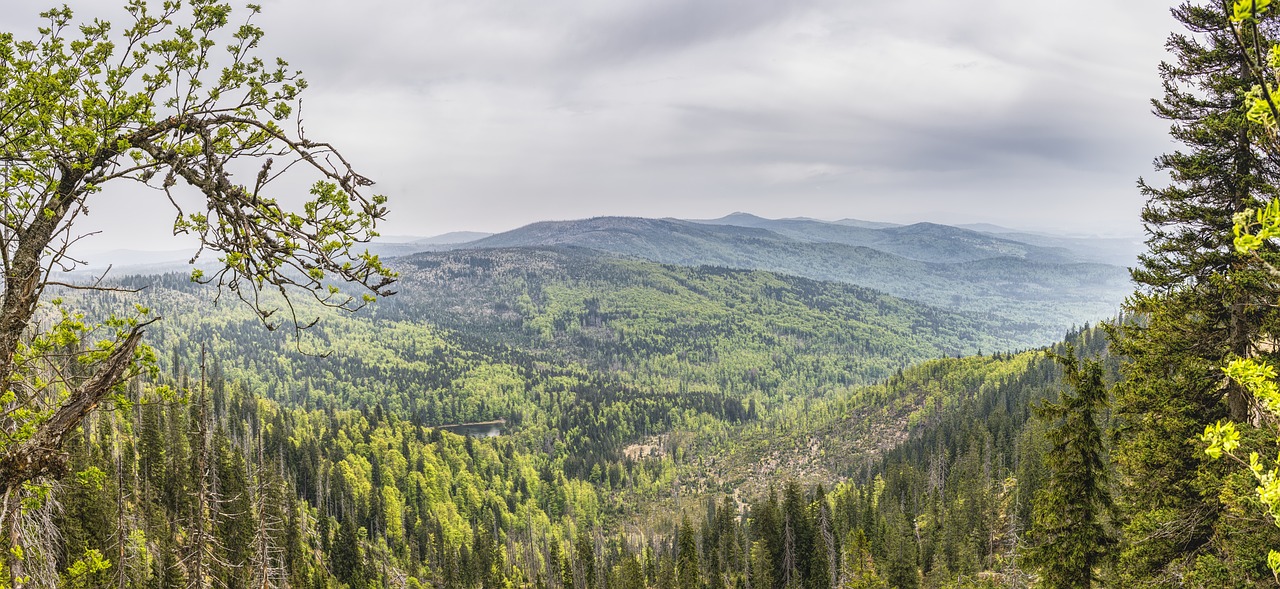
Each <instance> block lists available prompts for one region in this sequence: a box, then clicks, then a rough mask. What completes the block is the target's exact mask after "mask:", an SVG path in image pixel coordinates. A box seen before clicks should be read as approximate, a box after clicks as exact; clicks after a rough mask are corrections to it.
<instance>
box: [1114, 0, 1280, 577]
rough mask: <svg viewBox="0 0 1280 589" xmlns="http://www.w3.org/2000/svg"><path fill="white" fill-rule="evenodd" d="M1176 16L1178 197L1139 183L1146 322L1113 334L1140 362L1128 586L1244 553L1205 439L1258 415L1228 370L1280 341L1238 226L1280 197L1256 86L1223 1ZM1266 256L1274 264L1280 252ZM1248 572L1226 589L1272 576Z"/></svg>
mask: <svg viewBox="0 0 1280 589" xmlns="http://www.w3.org/2000/svg"><path fill="white" fill-rule="evenodd" d="M1173 15H1174V17H1175V18H1176V19H1177V20H1178V21H1179V22H1181V23H1182V24H1183V25H1184V26H1185V27H1186V29H1187V32H1186V33H1180V34H1174V35H1171V36H1170V37H1169V41H1168V43H1167V47H1168V48H1169V50H1170V52H1171V53H1172V56H1173V60H1172V61H1171V62H1170V63H1165V64H1162V65H1161V67H1160V74H1161V76H1162V77H1163V79H1164V96H1163V97H1162V98H1161V99H1158V100H1154V101H1153V105H1154V111H1155V114H1156V115H1157V116H1159V117H1161V118H1164V119H1166V120H1168V121H1170V122H1171V128H1170V134H1171V136H1172V137H1173V139H1175V140H1176V141H1178V142H1179V143H1181V144H1182V146H1183V147H1182V149H1180V150H1177V151H1174V152H1172V153H1168V154H1165V155H1162V156H1160V157H1159V158H1157V159H1156V161H1155V165H1156V168H1157V169H1158V170H1160V171H1164V172H1167V173H1168V174H1169V176H1170V179H1171V183H1170V184H1169V185H1168V186H1164V187H1159V186H1153V185H1151V184H1148V183H1147V182H1145V181H1140V182H1139V187H1140V189H1141V190H1142V192H1143V194H1144V195H1145V196H1146V197H1147V199H1148V202H1147V205H1146V208H1145V209H1144V211H1143V221H1144V223H1145V225H1146V227H1147V231H1148V233H1149V239H1148V241H1147V243H1148V246H1149V248H1150V251H1149V252H1148V253H1146V254H1144V255H1143V256H1142V257H1141V266H1140V267H1139V268H1136V269H1135V270H1134V271H1133V278H1134V280H1135V281H1136V282H1137V283H1138V285H1139V292H1138V293H1136V294H1135V295H1134V296H1133V298H1132V299H1131V300H1130V301H1129V303H1128V305H1127V309H1126V310H1127V312H1128V313H1129V314H1131V315H1132V316H1134V317H1135V319H1133V320H1131V321H1128V322H1126V323H1124V324H1123V325H1121V326H1120V327H1118V328H1116V329H1113V330H1112V335H1113V338H1114V339H1115V340H1116V343H1117V347H1118V350H1117V352H1118V354H1117V355H1119V356H1123V357H1127V358H1128V362H1127V364H1126V365H1125V367H1124V373H1123V376H1124V378H1123V380H1122V382H1121V383H1119V385H1118V386H1117V387H1115V389H1114V390H1115V400H1114V403H1113V406H1114V408H1115V415H1116V417H1117V424H1116V430H1115V445H1114V453H1113V456H1114V458H1115V461H1116V463H1117V468H1118V474H1119V485H1120V493H1119V495H1118V499H1119V504H1120V506H1121V508H1122V511H1123V513H1124V527H1123V534H1122V549H1121V552H1120V559H1119V562H1118V566H1117V569H1116V572H1117V574H1118V577H1117V581H1118V582H1119V583H1121V584H1124V585H1140V584H1145V583H1149V582H1152V581H1153V580H1155V579H1160V578H1166V579H1167V578H1182V577H1186V576H1187V575H1190V574H1192V573H1193V569H1194V568H1195V567H1198V566H1201V564H1205V563H1208V564H1212V561H1213V560H1214V559H1227V558H1229V557H1228V555H1229V554H1230V553H1232V552H1237V553H1238V548H1239V547H1232V546H1231V545H1230V544H1231V543H1233V542H1236V541H1237V539H1238V538H1240V537H1242V536H1241V535H1240V534H1238V533H1232V534H1226V533H1221V532H1222V531H1223V530H1221V529H1220V526H1221V525H1223V522H1222V521H1221V518H1223V517H1235V516H1233V515H1231V514H1232V512H1233V510H1232V509H1230V508H1229V507H1228V506H1226V505H1224V504H1223V503H1222V501H1223V498H1222V496H1223V494H1222V493H1220V490H1221V488H1222V477H1223V473H1222V471H1223V467H1222V466H1220V465H1211V464H1207V462H1206V457H1205V456H1204V454H1203V451H1202V450H1203V446H1202V445H1201V444H1199V443H1198V441H1197V436H1198V434H1199V433H1200V431H1201V430H1202V429H1203V428H1204V426H1205V425H1206V424H1209V423H1213V422H1215V421H1217V420H1219V419H1222V418H1228V417H1229V418H1232V419H1234V420H1236V421H1249V420H1250V419H1251V417H1253V416H1252V415H1251V413H1253V411H1251V404H1252V400H1251V399H1250V398H1249V396H1248V394H1247V393H1246V392H1245V391H1244V390H1243V388H1241V387H1239V386H1238V385H1234V384H1231V383H1225V382H1224V379H1223V378H1222V376H1221V372H1220V370H1219V368H1220V367H1221V366H1223V365H1225V364H1226V361H1227V360H1228V359H1230V358H1231V357H1249V356H1254V355H1257V354H1259V353H1260V352H1262V350H1260V349H1259V346H1258V343H1259V342H1260V341H1262V340H1264V339H1266V338H1267V337H1269V336H1270V335H1272V334H1274V333H1275V332H1276V330H1275V329H1274V325H1275V323H1274V320H1273V315H1274V311H1273V309H1274V307H1272V306H1271V303H1272V302H1273V301H1275V300H1276V299H1277V298H1278V297H1277V293H1276V292H1275V291H1274V290H1273V289H1272V288H1271V287H1269V286H1268V281H1267V280H1266V278H1265V276H1264V275H1263V272H1261V271H1260V270H1258V269H1257V267H1256V266H1255V265H1254V264H1252V263H1251V262H1250V261H1249V260H1247V259H1244V258H1242V257H1239V256H1236V255H1235V254H1234V253H1233V247H1232V243H1231V234H1232V232H1231V229H1232V224H1233V223H1232V216H1233V215H1234V214H1236V213H1239V212H1241V211H1243V210H1244V209H1246V208H1248V207H1252V206H1257V205H1258V204H1259V203H1260V202H1262V201H1263V200H1265V199H1270V198H1274V197H1275V195H1276V190H1275V188H1274V187H1273V185H1274V184H1275V182H1276V180H1277V178H1280V168H1278V166H1277V164H1278V162H1277V161H1275V160H1273V159H1270V158H1268V157H1265V156H1264V155H1263V154H1262V153H1261V152H1260V151H1259V150H1258V149H1257V148H1256V144H1255V143H1254V137H1253V133H1254V131H1252V130H1251V129H1250V127H1249V123H1248V121H1247V120H1246V118H1245V115H1244V111H1243V108H1242V107H1243V104H1244V96H1245V94H1246V93H1247V92H1248V90H1249V89H1250V88H1251V87H1252V86H1253V84H1254V81H1253V80H1252V79H1251V78H1250V74H1249V69H1248V67H1247V66H1246V64H1245V63H1244V61H1243V57H1242V56H1241V54H1240V52H1239V51H1238V49H1237V47H1236V39H1235V38H1234V33H1233V32H1232V29H1231V25H1230V23H1229V21H1228V18H1227V16H1226V14H1225V13H1224V7H1223V4H1222V3H1220V2H1216V1H1214V2H1202V3H1200V4H1195V3H1191V2H1188V3H1185V4H1183V5H1181V6H1179V7H1178V8H1176V9H1174V10H1173ZM1272 28H1273V27H1263V30H1268V29H1272ZM1244 41H1245V42H1246V43H1252V42H1253V41H1254V39H1248V38H1246V39H1244ZM1257 41H1258V42H1259V44H1261V45H1263V46H1266V45H1269V44H1270V43H1269V42H1268V40H1266V39H1257ZM1262 255H1263V256H1264V257H1269V258H1272V259H1273V263H1274V257H1275V255H1274V252H1263V253H1262ZM1230 525H1232V526H1244V527H1246V528H1247V527H1255V526H1259V525H1266V524H1265V523H1261V522H1258V523H1249V522H1242V521H1236V522H1231V523H1230ZM1264 552H1265V551H1264ZM1240 574H1241V575H1242V576H1240V577H1239V578H1236V579H1234V580H1229V579H1218V580H1216V581H1214V582H1215V583H1218V582H1220V583H1222V584H1223V585H1234V584H1236V583H1237V582H1245V581H1248V580H1259V579H1262V578H1264V577H1263V576H1262V575H1266V577H1269V576H1270V575H1269V573H1267V571H1266V569H1265V567H1262V568H1259V567H1253V570H1252V571H1248V570H1246V571H1243V572H1242V573H1240Z"/></svg>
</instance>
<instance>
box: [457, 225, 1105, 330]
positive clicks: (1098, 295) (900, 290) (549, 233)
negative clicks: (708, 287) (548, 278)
mask: <svg viewBox="0 0 1280 589" xmlns="http://www.w3.org/2000/svg"><path fill="white" fill-rule="evenodd" d="M901 229H902V230H903V231H904V232H906V234H909V232H910V231H919V230H920V228H917V229H914V230H913V229H910V228H901ZM546 246H576V247H583V248H589V249H594V250H597V251H603V252H609V253H614V254H619V255H623V256H631V257H636V258H641V259H645V260H651V261H655V262H660V263H664V264H679V265H686V266H698V265H710V266H723V267H729V268H743V269H759V270H768V271H771V272H778V273H782V274H790V275H794V276H801V277H805V278H812V279H816V280H823V281H834V282H844V283H850V284H857V285H860V286H865V287H868V288H873V289H876V290H881V291H884V292H886V293H889V294H892V295H894V296H897V297H901V298H907V299H912V300H916V301H921V302H925V303H928V304H931V305H936V306H940V307H943V308H948V309H953V310H958V311H966V312H978V313H985V314H990V315H991V317H993V318H998V319H1000V320H1002V321H1005V322H1007V323H1008V324H1009V325H1010V326H1014V327H1016V328H1017V329H1020V330H1023V331H1024V332H1027V333H1034V334H1036V337H1037V339H1036V341H1038V342H1040V343H1049V342H1052V341H1054V340H1056V339H1058V338H1059V337H1061V335H1062V333H1064V332H1065V331H1066V330H1067V329H1068V328H1069V327H1071V326H1072V325H1079V324H1083V323H1085V322H1088V321H1092V320H1096V319H1097V318H1099V317H1106V316H1109V315H1111V314H1113V313H1114V312H1115V310H1116V308H1117V307H1118V306H1119V304H1120V302H1121V301H1122V300H1123V299H1124V297H1125V296H1126V295H1127V294H1128V292H1129V290H1130V288H1129V284H1128V273H1127V272H1126V271H1125V270H1124V269H1122V268H1119V267H1116V266H1108V265H1104V264H1087V263H1071V264H1061V263H1051V262H1037V261H1032V260H1026V259H1022V258H1014V257H998V258H986V259H980V260H973V261H967V262H960V263H934V262H922V261H918V260H912V259H907V258H904V257H901V256H897V255H894V254H890V253H886V252H883V251H879V250H876V249H873V248H870V247H865V246H852V245H847V244H841V243H830V242H821V243H815V242H804V241H799V240H796V239H791V238H788V237H786V236H783V235H780V234H778V233H775V232H772V231H768V230H765V229H759V228H752V227H738V226H729V225H706V224H698V223H691V222H686V221H676V220H670V219H638V218H623V217H601V218H596V219H586V220H581V221H563V222H544V223H535V224H533V225H529V226H526V227H522V228H520V229H516V230H513V231H508V232H506V233H500V234H497V235H494V236H491V237H488V238H485V239H481V240H478V241H475V242H472V243H470V244H467V245H466V247H467V248H468V249H470V250H478V249H483V248H511V247H546Z"/></svg>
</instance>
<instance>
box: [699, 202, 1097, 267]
mask: <svg viewBox="0 0 1280 589" xmlns="http://www.w3.org/2000/svg"><path fill="white" fill-rule="evenodd" d="M699 223H703V224H708V225H732V226H737V227H753V228H757V229H766V230H769V231H772V232H774V233H777V234H779V235H783V236H785V237H789V238H791V239H795V240H798V241H805V242H815V243H821V242H829V243H842V244H845V245H853V246H865V247H870V248H872V249H876V250H879V251H882V252H886V253H891V254H894V255H897V256H902V257H904V258H909V259H912V260H918V261H923V262H944V263H947V262H970V261H973V260H981V259H986V258H997V257H1012V258H1023V259H1026V260H1032V261H1037V262H1050V263H1069V262H1079V261H1081V260H1080V259H1079V257H1078V256H1077V255H1075V254H1074V253H1073V252H1072V251H1071V250H1069V249H1066V248H1061V247H1041V246H1038V245H1031V244H1028V243H1024V242H1021V241H1016V240H1012V239H1005V238H1003V237H999V236H993V235H989V234H986V233H981V232H978V231H970V230H968V229H962V228H959V227H951V226H949V225H939V224H936V223H915V224H912V225H884V226H867V225H865V224H864V225H846V224H841V223H828V222H826V221H819V220H816V219H764V218H761V217H756V216H755V215H749V214H746V213H734V214H732V215H729V216H726V217H723V218H720V219H712V220H707V221H699Z"/></svg>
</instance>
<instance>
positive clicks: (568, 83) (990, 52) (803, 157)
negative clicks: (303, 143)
mask: <svg viewBox="0 0 1280 589" xmlns="http://www.w3.org/2000/svg"><path fill="white" fill-rule="evenodd" d="M260 3H261V5H262V8H263V12H262V14H261V15H259V17H258V18H257V19H256V22H257V23H258V24H259V25H260V26H262V27H263V28H264V29H265V30H266V31H267V38H266V39H265V41H264V44H263V47H262V53H263V54H264V55H268V56H280V57H283V58H285V59H286V60H288V61H289V62H290V64H291V65H292V66H294V67H296V68H299V69H301V70H302V71H303V72H304V74H305V76H306V78H307V80H308V82H309V83H310V87H309V88H308V90H307V92H306V93H305V94H304V102H303V109H302V112H303V117H304V120H305V124H306V129H307V132H308V135H309V136H310V137H311V138H313V139H322V140H325V141H329V142H331V143H334V144H335V145H337V146H339V148H340V149H341V150H342V151H343V152H344V154H345V155H346V156H347V157H348V158H349V159H350V160H351V161H353V162H354V163H355V164H356V166H357V168H358V169H359V170H360V171H361V172H362V173H363V174H365V175H367V176H369V177H371V178H372V179H374V180H375V181H376V182H377V186H376V187H375V188H376V189H377V191H378V192H380V193H382V194H385V195H387V196H388V197H389V198H390V207H391V210H392V212H391V216H390V218H389V219H388V221H387V223H386V224H385V225H384V226H383V227H382V228H381V231H382V233H383V234H385V235H423V236H425V235H434V234H439V233H445V232H449V231H457V230H474V231H489V232H496V231H503V230H507V229H512V228H515V227H518V226H521V225H524V224H527V223H530V222H534V221H539V220H549V219H574V218H583V217H591V216H598V215H635V216H646V217H678V218H711V217H719V216H722V215H725V214H728V213H731V212H734V211H746V212H750V213H754V214H757V215H761V216H765V217H771V218H776V217H793V216H805V217H814V218H822V219H840V218H858V219H865V220H875V221H891V222H914V221H934V222H942V223H952V224H957V223H975V222H987V223H995V224H999V225H1005V226H1010V227H1017V228H1023V229H1034V230H1042V231H1057V232H1066V233H1074V234H1105V235H1137V234H1140V233H1141V224H1140V222H1139V220H1138V214H1139V211H1140V209H1141V207H1142V198H1141V196H1140V195H1139V194H1138V192H1137V190H1136V188H1135V182H1136V181H1137V179H1138V177H1139V176H1147V177H1148V178H1159V175H1158V174H1156V173H1155V172H1154V171H1153V170H1152V166H1151V161H1152V159H1153V158H1154V157H1155V156H1157V155H1158V154H1160V153H1162V152H1164V151H1167V150H1169V149H1170V148H1171V144H1170V143H1169V141H1168V139H1167V137H1166V132H1167V124H1166V123H1165V122H1162V121H1160V120H1158V119H1156V118H1155V117H1154V116H1152V115H1151V114H1150V104H1149V99H1150V98H1151V97H1153V96H1156V95H1158V94H1159V92H1160V80H1159V78H1158V76H1157V74H1156V67H1157V64H1158V63H1159V62H1160V61H1161V60H1162V59H1164V58H1165V53H1164V49H1163V44H1164V40H1165V38H1166V37H1167V35H1168V34H1169V32H1170V31H1171V30H1173V29H1174V28H1175V26H1176V24H1177V23H1176V22H1175V21H1174V20H1173V19H1172V18H1171V17H1170V15H1169V8H1170V6H1171V3H1170V2H1168V1H1156V0H1134V1H1130V0H1125V1H1118V0H1073V1H1071V2H1048V1H1036V2H1028V1H1026V0H917V1H914V2H884V1H871V0H538V1H536V2H535V1H528V0H364V1H361V2H352V1H350V0H260ZM71 4H72V7H73V8H76V4H77V2H71ZM88 4H90V5H91V7H90V8H84V9H82V10H83V11H85V12H83V13H84V14H88V12H87V11H89V10H101V11H102V12H101V14H103V15H110V14H111V13H109V12H106V11H105V10H103V9H102V8H101V7H102V6H103V5H104V3H103V2H93V3H88ZM22 5H23V6H30V7H31V9H30V11H29V12H30V13H31V14H34V13H35V12H37V11H38V10H39V7H40V6H43V5H42V4H37V3H31V2H23V3H22ZM31 14H26V15H24V13H23V12H22V11H20V10H15V9H14V8H13V7H9V8H8V9H6V10H5V11H4V14H0V30H10V31H14V32H16V33H18V34H19V36H26V35H24V34H22V33H23V31H30V30H32V29H33V28H34V26H35V23H36V20H35V19H34V18H31ZM94 14H99V13H94ZM143 198H154V195H139V194H137V193H136V192H118V191H117V192H109V193H108V194H104V195H103V203H102V204H98V205H97V206H96V207H92V208H91V209H90V216H89V218H88V219H87V223H86V224H85V226H86V227H87V228H92V229H101V230H102V231H103V233H102V234H101V235H99V236H97V237H96V238H95V245H96V246H97V247H98V248H101V249H110V248H116V247H131V248H139V249H165V248H166V246H167V244H172V243H178V242H174V241H173V238H172V237H171V236H170V233H171V231H170V228H171V221H172V213H171V212H169V211H167V210H166V209H165V208H164V205H165V203H164V201H163V200H162V199H161V200H156V202H155V203H154V206H152V205H150V204H146V205H141V206H140V204H139V203H140V202H141V199H143ZM175 247H176V246H175Z"/></svg>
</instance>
